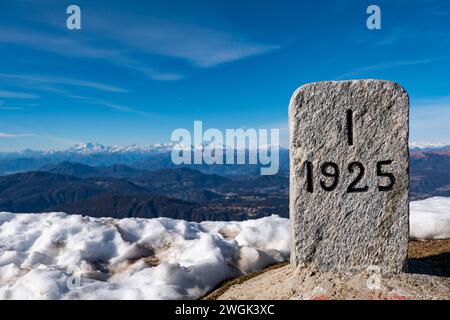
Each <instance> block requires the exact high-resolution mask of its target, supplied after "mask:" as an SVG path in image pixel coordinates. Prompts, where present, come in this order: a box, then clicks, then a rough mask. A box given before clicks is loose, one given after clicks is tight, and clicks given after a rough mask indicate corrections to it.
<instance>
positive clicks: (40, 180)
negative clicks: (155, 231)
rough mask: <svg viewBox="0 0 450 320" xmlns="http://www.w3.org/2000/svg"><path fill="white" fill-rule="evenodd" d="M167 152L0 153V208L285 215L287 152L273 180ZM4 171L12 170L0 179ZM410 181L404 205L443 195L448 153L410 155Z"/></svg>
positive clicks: (249, 169) (201, 216)
mask: <svg viewBox="0 0 450 320" xmlns="http://www.w3.org/2000/svg"><path fill="white" fill-rule="evenodd" d="M169 150H170V148H169V147H168V146H167V145H166V146H160V147H156V148H150V147H148V148H140V147H137V146H135V147H129V148H110V147H104V146H101V145H98V144H85V145H81V146H76V147H74V148H70V149H68V150H66V151H59V152H40V153H35V154H34V156H30V155H31V153H32V152H31V151H29V152H28V151H26V152H23V153H17V154H16V155H19V154H20V155H25V154H26V155H27V156H28V157H18V158H14V157H13V156H12V155H11V154H8V155H6V154H2V155H1V156H0V168H1V169H2V171H3V173H4V175H3V176H0V211H11V212H48V211H64V212H67V213H74V214H83V215H90V216H95V217H101V216H109V217H115V218H123V217H145V218H153V217H161V216H165V217H172V218H181V219H185V220H193V221H202V220H242V219H248V218H260V217H263V216H266V215H271V214H278V215H280V216H283V217H288V215H289V210H288V204H289V171H288V168H289V153H288V150H286V149H282V150H281V152H280V165H281V170H280V172H279V174H278V175H275V176H260V175H259V170H258V169H259V168H258V166H255V165H215V166H214V165H213V166H208V165H192V166H185V167H181V166H174V165H173V164H172V162H171V160H170V151H169ZM76 160H80V161H76ZM194 169H195V170H194ZM11 171H13V172H14V171H16V172H17V173H13V174H5V173H8V172H11ZM410 177H411V199H412V200H418V199H424V198H428V197H432V196H450V148H444V147H439V148H435V149H432V150H428V149H426V150H425V149H424V150H422V149H420V151H411V166H410Z"/></svg>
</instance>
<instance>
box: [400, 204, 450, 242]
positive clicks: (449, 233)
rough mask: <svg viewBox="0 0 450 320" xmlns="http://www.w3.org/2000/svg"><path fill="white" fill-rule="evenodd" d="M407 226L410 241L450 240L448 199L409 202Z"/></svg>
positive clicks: (449, 207)
mask: <svg viewBox="0 0 450 320" xmlns="http://www.w3.org/2000/svg"><path fill="white" fill-rule="evenodd" d="M409 224H410V237H411V238H412V239H419V240H433V239H450V198H444V197H434V198H429V199H426V200H421V201H413V202H411V204H410V216H409Z"/></svg>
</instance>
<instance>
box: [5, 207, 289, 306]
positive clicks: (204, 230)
mask: <svg viewBox="0 0 450 320" xmlns="http://www.w3.org/2000/svg"><path fill="white" fill-rule="evenodd" d="M288 229H289V220H287V219H282V218H280V217H278V216H271V217H267V218H263V219H259V220H251V221H243V222H202V223H193V222H186V221H183V220H173V219H168V218H158V219H121V220H115V219H109V218H102V219H95V218H89V217H82V216H78V215H67V214H65V213H45V214H12V213H0V299H193V298H197V297H199V296H201V295H203V294H205V293H206V292H208V291H209V290H211V289H212V288H213V287H214V286H215V285H216V284H218V283H219V282H221V281H223V280H225V279H228V278H230V277H236V276H238V275H241V274H243V273H246V272H251V271H255V270H258V269H261V268H264V267H265V266H267V265H269V264H272V263H275V262H280V261H285V260H286V259H288V257H289V250H290V248H289V243H290V239H289V232H288ZM69 288H70V289H69Z"/></svg>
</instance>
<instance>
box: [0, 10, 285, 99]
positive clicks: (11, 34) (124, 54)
mask: <svg viewBox="0 0 450 320" xmlns="http://www.w3.org/2000/svg"><path fill="white" fill-rule="evenodd" d="M97 20H100V21H97ZM93 21H94V22H92V23H91V25H90V26H91V28H92V29H91V35H92V36H95V35H97V36H100V35H101V36H102V37H103V38H105V37H108V38H109V40H110V41H111V43H110V47H105V46H104V45H102V46H100V45H98V44H97V43H96V42H95V41H93V39H95V38H86V37H84V38H72V37H68V36H67V35H60V34H57V33H47V32H46V33H44V32H37V31H31V30H26V31H25V30H21V29H12V28H0V43H8V44H16V45H22V46H27V47H31V48H32V49H34V50H41V51H47V52H51V53H54V54H58V55H61V56H64V57H69V58H90V59H101V60H103V61H106V62H109V63H112V64H114V65H116V66H120V67H125V68H129V69H133V70H135V71H139V72H141V73H143V74H144V75H145V76H147V77H149V78H151V79H154V80H159V81H173V80H180V79H183V78H184V77H185V75H184V74H183V73H180V72H173V71H171V72H168V71H164V70H162V69H164V68H162V67H160V66H159V67H158V66H156V65H153V66H151V65H149V61H148V60H147V61H145V62H144V61H143V59H142V55H147V58H148V55H154V56H161V57H169V58H174V59H179V60H182V61H183V60H184V61H186V62H189V63H191V65H192V66H194V67H197V68H209V67H213V66H216V65H219V64H223V63H226V62H232V61H236V60H240V59H244V58H248V57H251V56H255V55H260V54H264V53H267V52H270V51H273V50H277V49H279V48H280V46H279V45H274V44H264V43H259V42H255V41H252V40H248V39H245V38H243V37H240V36H238V35H234V34H231V33H229V32H226V31H220V30H215V29H211V28H205V27H199V26H195V25H186V24H176V23H168V22H161V21H157V22H154V23H149V22H147V23H145V24H140V25H139V24H136V23H134V24H133V23H132V22H130V23H129V24H127V28H117V27H116V25H115V23H116V21H109V20H108V21H104V20H101V19H93ZM110 26H112V27H111V28H110ZM105 31H106V32H105ZM112 47H113V48H114V49H111V48H112ZM135 54H138V55H139V56H141V59H136V58H135V56H136V55H135ZM35 80H36V79H35ZM41 80H42V81H43V80H44V79H41ZM45 80H48V81H46V82H50V83H55V82H57V83H59V82H61V79H59V78H52V79H45ZM65 84H69V85H70V84H72V85H80V86H86V87H92V88H95V89H99V90H106V91H108V90H110V91H114V90H115V89H117V88H114V87H111V86H107V85H104V84H98V83H92V82H86V81H80V80H74V81H73V82H70V81H65ZM119 90H120V88H119Z"/></svg>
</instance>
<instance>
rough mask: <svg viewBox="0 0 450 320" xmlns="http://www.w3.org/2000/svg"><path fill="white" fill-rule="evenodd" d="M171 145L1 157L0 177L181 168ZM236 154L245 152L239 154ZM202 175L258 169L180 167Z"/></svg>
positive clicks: (285, 156)
mask: <svg viewBox="0 0 450 320" xmlns="http://www.w3.org/2000/svg"><path fill="white" fill-rule="evenodd" d="M173 147H174V145H171V144H157V145H152V146H138V145H132V146H128V147H117V146H116V147H108V146H104V145H101V144H98V143H83V144H79V145H76V146H74V147H71V148H69V149H67V150H63V151H54V150H46V151H32V150H24V151H21V152H10V153H0V175H6V174H12V173H18V172H24V171H31V170H38V169H40V168H42V167H44V166H47V165H56V164H59V163H61V162H65V161H66V162H73V163H79V164H85V165H89V166H111V165H115V164H119V165H120V164H121V165H127V166H130V167H133V168H138V169H145V170H158V169H171V168H180V167H181V166H177V165H174V164H173V163H172V161H171V151H172V148H173ZM238 152H248V151H245V150H243V151H242V150H241V151H238ZM280 164H281V168H280V170H281V171H287V170H289V151H288V150H287V149H280ZM182 167H187V168H191V169H195V170H199V171H201V172H204V173H216V174H221V175H226V176H228V175H229V176H234V175H247V174H254V173H257V172H259V170H260V165H246V166H242V165H212V166H210V165H206V164H199V165H183V166H182Z"/></svg>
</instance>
